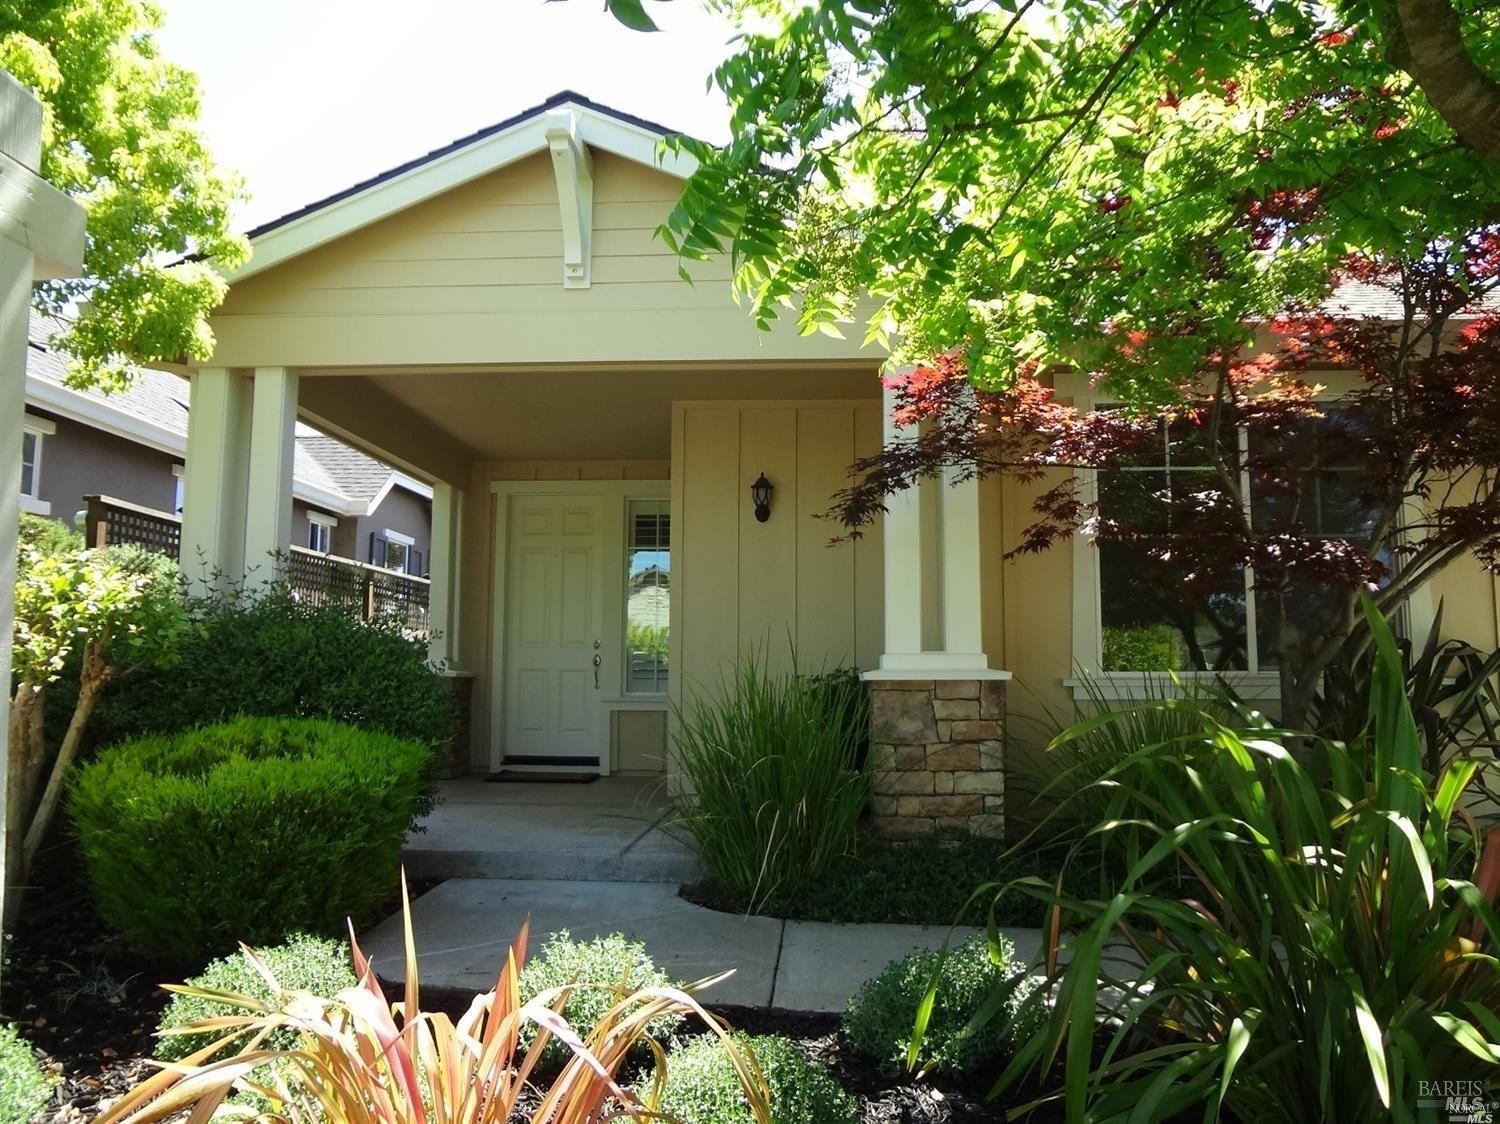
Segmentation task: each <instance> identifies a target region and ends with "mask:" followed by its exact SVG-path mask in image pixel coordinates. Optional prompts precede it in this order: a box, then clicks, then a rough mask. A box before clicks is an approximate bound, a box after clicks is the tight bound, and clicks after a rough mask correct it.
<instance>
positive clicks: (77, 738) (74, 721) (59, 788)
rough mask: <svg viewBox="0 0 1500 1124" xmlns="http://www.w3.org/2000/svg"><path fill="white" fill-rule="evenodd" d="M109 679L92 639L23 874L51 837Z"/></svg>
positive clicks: (29, 835) (31, 829)
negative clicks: (92, 717)
mask: <svg viewBox="0 0 1500 1124" xmlns="http://www.w3.org/2000/svg"><path fill="white" fill-rule="evenodd" d="M108 680H109V668H108V666H107V665H106V664H105V663H104V657H103V655H102V654H101V653H100V651H99V648H98V645H97V644H96V643H95V642H94V641H92V640H91V641H89V642H88V644H86V645H85V646H84V649H83V671H82V673H81V674H80V676H79V682H78V702H77V704H76V705H75V706H74V707H73V717H72V718H71V719H70V720H69V722H68V730H67V733H65V734H63V740H62V745H60V746H58V748H57V757H56V759H55V760H53V762H52V772H51V773H50V774H49V775H48V777H47V787H46V789H45V790H44V791H43V792H42V799H41V801H40V802H39V803H38V804H37V806H36V810H35V811H34V812H33V813H32V815H31V823H30V824H29V825H28V826H27V829H26V839H25V842H24V843H23V844H22V846H21V873H22V874H23V875H29V874H30V873H31V866H32V864H33V863H34V862H36V856H37V854H38V853H39V852H40V851H41V849H42V843H43V842H44V841H45V840H46V838H47V829H48V828H49V827H51V826H52V818H53V816H55V815H56V814H57V806H58V804H59V803H60V802H61V801H62V794H63V788H64V786H65V785H66V784H67V781H68V772H69V770H70V769H72V767H73V760H74V758H76V757H77V756H78V749H79V746H81V745H82V744H83V731H84V730H85V729H87V727H88V724H89V717H90V716H91V715H92V714H93V713H94V704H95V703H96V702H97V701H98V699H99V692H100V691H101V690H103V688H104V684H105V683H106V682H108Z"/></svg>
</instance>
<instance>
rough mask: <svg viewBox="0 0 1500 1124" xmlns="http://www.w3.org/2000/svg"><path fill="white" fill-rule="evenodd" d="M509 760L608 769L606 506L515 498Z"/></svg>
mask: <svg viewBox="0 0 1500 1124" xmlns="http://www.w3.org/2000/svg"><path fill="white" fill-rule="evenodd" d="M509 506H510V512H509V520H510V521H509V525H508V528H507V529H508V534H507V535H506V540H507V547H506V554H507V558H506V574H507V578H506V587H507V588H506V613H505V622H506V625H505V703H504V710H505V715H504V722H505V763H506V765H507V766H510V765H520V766H527V765H534V766H546V767H550V768H568V767H578V766H583V767H587V768H591V769H607V767H608V753H607V751H606V746H605V745H604V744H603V741H604V738H603V734H604V724H603V721H602V714H603V707H602V705H601V703H600V699H601V697H602V692H601V691H600V682H599V673H600V664H601V662H602V658H601V647H600V646H601V643H602V640H603V636H602V635H601V630H602V627H603V612H602V595H603V584H602V581H601V576H602V575H601V569H600V568H601V564H602V551H601V548H600V539H601V534H600V532H601V530H602V529H603V524H604V519H603V507H604V504H603V499H602V497H601V496H598V495H588V494H578V495H538V496H524V495H517V496H512V497H511V500H510V505H509Z"/></svg>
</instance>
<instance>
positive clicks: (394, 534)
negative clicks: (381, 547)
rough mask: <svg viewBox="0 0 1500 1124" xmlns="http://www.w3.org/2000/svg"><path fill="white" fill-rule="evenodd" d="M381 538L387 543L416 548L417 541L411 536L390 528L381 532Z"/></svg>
mask: <svg viewBox="0 0 1500 1124" xmlns="http://www.w3.org/2000/svg"><path fill="white" fill-rule="evenodd" d="M380 534H381V537H382V538H384V539H385V540H386V541H387V542H393V543H395V544H396V545H397V546H416V545H417V540H416V539H414V538H412V537H411V536H410V535H403V534H402V533H401V532H400V531H393V530H391V529H390V528H389V527H387V528H386V529H385V530H383V531H381V532H380Z"/></svg>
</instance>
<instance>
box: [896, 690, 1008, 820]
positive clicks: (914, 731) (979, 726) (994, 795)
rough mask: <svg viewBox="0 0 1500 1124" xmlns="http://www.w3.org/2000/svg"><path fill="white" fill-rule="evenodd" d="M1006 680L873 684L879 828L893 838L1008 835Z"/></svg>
mask: <svg viewBox="0 0 1500 1124" xmlns="http://www.w3.org/2000/svg"><path fill="white" fill-rule="evenodd" d="M1004 723H1005V681H1004V680H1002V679H939V680H927V679H890V680H873V681H871V683H870V753H871V755H872V756H873V765H874V771H875V795H874V797H873V799H872V802H871V818H872V823H873V826H874V828H875V830H876V831H877V832H879V833H880V834H882V835H885V836H886V837H888V838H892V839H917V838H922V837H924V836H932V835H982V836H988V837H992V838H993V837H998V836H1000V835H1003V834H1004V833H1005V748H1004Z"/></svg>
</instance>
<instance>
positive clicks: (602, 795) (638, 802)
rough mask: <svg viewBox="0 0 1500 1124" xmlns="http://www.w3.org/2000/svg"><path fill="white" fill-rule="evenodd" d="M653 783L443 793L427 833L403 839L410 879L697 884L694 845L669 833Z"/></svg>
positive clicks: (456, 787) (459, 785) (469, 782)
mask: <svg viewBox="0 0 1500 1124" xmlns="http://www.w3.org/2000/svg"><path fill="white" fill-rule="evenodd" d="M660 789H661V783H660V781H659V780H658V779H655V778H634V777H618V776H615V777H604V778H601V779H600V780H598V781H595V782H594V783H592V784H586V785H572V784H565V785H553V784H514V783H502V784H492V783H488V782H485V781H483V780H482V779H480V778H478V777H465V778H461V779H459V780H453V781H445V782H443V783H442V784H440V785H439V797H440V803H439V804H438V806H437V808H436V809H434V811H433V813H432V815H430V816H429V817H428V818H427V819H426V820H425V821H423V825H422V826H423V827H424V828H425V830H424V831H420V832H414V833H412V835H411V836H409V837H408V838H407V841H406V848H405V850H404V852H403V855H402V860H403V862H404V863H405V865H406V872H407V875H408V876H409V877H412V878H492V879H520V880H536V879H546V880H567V881H596V882H670V883H673V884H677V883H681V882H691V881H693V880H694V879H695V878H697V876H698V872H699V865H698V858H697V855H696V854H695V853H694V851H693V849H692V847H690V846H689V845H688V844H686V843H685V842H683V841H681V840H680V839H677V838H674V837H673V836H671V835H669V834H668V833H667V832H666V831H664V830H663V829H662V827H661V824H662V822H663V820H664V819H665V817H666V816H667V815H668V814H669V807H668V805H667V804H666V803H665V801H664V800H663V799H662V796H661V792H660Z"/></svg>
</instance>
